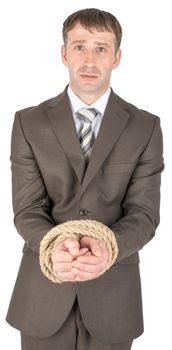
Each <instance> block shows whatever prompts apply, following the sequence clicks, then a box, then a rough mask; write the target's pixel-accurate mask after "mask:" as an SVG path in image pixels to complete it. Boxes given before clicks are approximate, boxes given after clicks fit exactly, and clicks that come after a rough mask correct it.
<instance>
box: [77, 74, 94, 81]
mask: <svg viewBox="0 0 172 350" xmlns="http://www.w3.org/2000/svg"><path fill="white" fill-rule="evenodd" d="M80 77H81V78H82V79H84V80H95V79H97V78H98V76H97V75H91V74H80Z"/></svg>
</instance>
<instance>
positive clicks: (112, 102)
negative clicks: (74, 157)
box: [81, 92, 129, 194]
mask: <svg viewBox="0 0 172 350" xmlns="http://www.w3.org/2000/svg"><path fill="white" fill-rule="evenodd" d="M128 118H129V114H128V113H127V112H126V111H125V109H124V108H123V107H122V106H121V104H120V103H119V101H118V97H117V96H116V95H115V94H114V93H113V92H111V95H110V97H109V101H108V104H107V107H106V110H105V114H104V117H103V120H102V124H101V127H100V130H99V133H98V136H97V139H96V142H95V144H94V147H93V151H92V155H91V158H90V162H89V164H88V167H87V171H86V173H85V176H84V179H83V183H82V193H83V191H84V190H85V189H86V187H87V186H88V184H89V183H90V182H91V180H92V179H93V177H94V176H95V174H96V172H97V171H98V169H99V168H100V166H101V165H102V163H103V162H104V160H105V159H106V157H107V156H108V154H109V153H110V151H111V149H112V148H113V147H114V145H115V144H116V142H117V141H118V139H119V137H120V135H121V133H122V131H123V129H124V127H125V125H126V124H127V121H128ZM82 193H81V194H82Z"/></svg>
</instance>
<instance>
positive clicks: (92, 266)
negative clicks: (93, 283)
mask: <svg viewBox="0 0 172 350" xmlns="http://www.w3.org/2000/svg"><path fill="white" fill-rule="evenodd" d="M80 247H81V249H86V248H87V249H88V250H89V252H90V254H88V253H86V254H81V255H80V256H78V257H77V258H76V259H74V260H73V261H72V262H71V265H72V269H71V273H72V274H73V276H75V280H76V281H88V280H92V279H94V278H96V277H98V276H99V275H100V274H101V273H102V272H103V271H104V270H105V268H106V266H107V263H108V252H107V249H106V245H105V243H104V242H103V241H101V240H98V239H95V238H91V237H83V238H82V239H81V240H80Z"/></svg>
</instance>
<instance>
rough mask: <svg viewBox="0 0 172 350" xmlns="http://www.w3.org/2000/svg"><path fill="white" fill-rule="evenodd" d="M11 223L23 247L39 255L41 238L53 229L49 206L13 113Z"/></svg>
mask: <svg viewBox="0 0 172 350" xmlns="http://www.w3.org/2000/svg"><path fill="white" fill-rule="evenodd" d="M11 168H12V197H13V210H14V223H15V226H16V228H17V230H18V232H19V233H20V234H21V236H22V237H23V239H24V240H25V242H26V244H27V246H28V247H29V248H31V249H32V250H33V251H34V252H36V253H39V245H40V241H41V240H42V238H43V236H44V235H45V234H46V233H47V232H48V231H49V230H50V229H51V228H52V227H54V225H55V223H54V222H53V219H52V217H51V208H52V204H51V201H50V198H49V197H48V194H47V191H46V188H45V184H44V181H43V178H42V176H41V173H40V170H39V167H38V164H37V162H36V160H35V157H34V154H33V152H32V149H31V147H30V145H29V144H28V142H27V140H26V138H25V135H24V132H23V129H22V124H21V120H20V114H19V112H17V113H16V115H15V119H14V124H13V130H12V140H11Z"/></svg>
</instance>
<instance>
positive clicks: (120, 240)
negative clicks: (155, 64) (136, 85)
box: [7, 9, 163, 350]
mask: <svg viewBox="0 0 172 350" xmlns="http://www.w3.org/2000/svg"><path fill="white" fill-rule="evenodd" d="M121 36H122V30H121V26H120V24H119V22H118V21H117V19H116V18H115V17H114V16H113V15H112V14H110V13H108V12H105V11H101V10H97V9H85V10H81V11H78V12H76V13H74V14H72V15H71V16H69V17H68V18H67V19H66V21H65V22H64V25H63V38H64V45H63V46H62V61H63V63H64V64H65V65H66V66H67V67H68V70H69V77H70V82H69V86H67V87H66V89H65V90H64V92H62V93H61V94H60V95H59V96H57V97H55V98H53V99H50V100H48V101H45V102H43V103H41V104H40V105H39V106H36V107H31V108H27V109H25V110H22V111H19V112H17V113H16V117H15V121H14V126H13V134H12V148H11V161H12V173H13V204H14V213H15V225H16V227H17V230H18V232H19V233H20V234H21V235H22V237H23V238H24V240H25V245H24V248H23V253H24V254H23V259H22V262H21V266H20V270H19V274H18V277H17V281H16V285H15V288H14V292H13V296H12V299H11V303H10V307H9V311H8V315H7V321H8V322H9V323H10V324H11V325H12V326H14V327H16V328H17V329H19V330H20V331H21V342H22V349H24V350H30V349H32V350H39V349H40V350H45V349H46V350H47V349H53V350H55V349H60V350H74V349H77V350H93V349H94V350H105V349H106V350H110V349H114V350H128V349H131V345H132V342H133V339H134V338H136V337H138V336H140V335H141V334H142V332H143V318H142V302H141V288H140V275H139V267H138V263H139V255H138V251H139V250H140V249H141V248H142V247H143V246H144V245H145V244H146V243H147V242H148V241H149V240H150V239H151V238H152V237H153V236H154V234H155V230H156V227H157V225H158V224H159V192H160V174H161V171H162V170H163V158H162V135H161V129H160V121H159V118H158V117H157V116H155V115H152V114H150V113H148V112H146V111H142V110H139V109H138V108H136V107H135V106H133V105H131V104H129V103H128V102H126V101H124V100H122V99H121V98H120V97H119V96H117V95H116V94H115V93H114V92H113V90H112V89H111V88H110V77H111V73H112V70H113V69H115V68H117V66H118V65H119V63H120V57H121V51H120V42H121ZM81 219H82V220H85V219H89V220H95V221H96V222H98V223H103V224H104V225H105V226H106V227H108V228H109V229H110V230H111V232H112V234H113V237H114V242H115V243H113V244H112V248H114V246H113V245H114V244H116V253H117V256H116V257H115V260H114V263H113V265H112V266H111V267H110V268H107V262H108V251H107V246H106V242H105V241H104V240H103V239H97V238H95V237H90V235H89V232H88V236H87V235H86V236H84V237H82V238H81V239H80V240H77V239H75V237H73V238H70V237H69V238H67V239H65V240H63V241H62V242H61V243H60V244H58V245H57V246H56V248H55V249H54V250H52V252H51V261H52V269H53V272H54V274H56V275H57V276H58V277H59V278H60V279H61V281H62V283H52V282H51V281H50V280H49V279H48V278H46V277H45V276H44V275H43V273H42V272H41V269H40V264H39V249H40V243H41V242H42V240H43V238H44V237H45V235H46V234H47V233H49V232H51V230H52V229H54V228H55V227H58V226H59V224H63V223H66V222H68V221H70V220H78V222H79V220H81Z"/></svg>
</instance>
